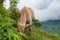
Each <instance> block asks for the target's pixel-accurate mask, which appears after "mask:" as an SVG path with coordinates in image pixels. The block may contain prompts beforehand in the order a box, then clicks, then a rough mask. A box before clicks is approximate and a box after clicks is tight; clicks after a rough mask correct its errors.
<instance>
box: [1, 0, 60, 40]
mask: <svg viewBox="0 0 60 40" xmlns="http://www.w3.org/2000/svg"><path fill="white" fill-rule="evenodd" d="M11 1H12V0H11ZM11 3H13V5H14V4H15V1H13V2H11ZM13 5H12V6H13ZM12 6H11V7H12ZM14 6H15V5H14ZM13 8H14V7H12V9H10V8H9V9H6V8H5V7H4V6H3V2H1V1H0V40H24V39H26V40H60V36H59V35H58V34H50V33H47V32H46V31H44V30H43V29H40V26H41V24H40V22H39V21H38V20H37V19H33V20H32V21H33V25H32V35H31V36H29V35H28V34H25V36H26V38H25V37H24V36H23V35H21V34H20V33H19V32H17V28H16V26H17V19H18V18H19V14H17V16H16V14H15V11H14V10H13ZM12 11H13V12H12ZM11 15H14V16H11ZM15 16H16V17H15ZM17 17H18V18H17ZM16 18H17V19H16ZM15 25H16V26H15ZM26 33H27V32H26Z"/></svg>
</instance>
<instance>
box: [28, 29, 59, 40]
mask: <svg viewBox="0 0 60 40" xmlns="http://www.w3.org/2000/svg"><path fill="white" fill-rule="evenodd" d="M29 39H30V40H60V36H59V35H58V34H50V33H48V32H46V31H44V30H43V29H40V28H32V36H31V37H29V38H28V39H27V40H29Z"/></svg>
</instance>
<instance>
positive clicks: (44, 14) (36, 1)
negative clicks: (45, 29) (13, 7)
mask: <svg viewBox="0 0 60 40" xmlns="http://www.w3.org/2000/svg"><path fill="white" fill-rule="evenodd" d="M4 4H5V7H6V8H8V7H9V1H8V0H7V1H6V2H5V3H4ZM24 6H27V7H31V8H32V9H33V11H34V15H35V18H36V19H38V20H39V21H46V20H60V0H20V1H19V3H18V4H17V7H18V8H19V9H20V10H21V9H22V8H23V7H24Z"/></svg>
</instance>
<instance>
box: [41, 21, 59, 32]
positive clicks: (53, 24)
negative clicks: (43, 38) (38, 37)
mask: <svg viewBox="0 0 60 40" xmlns="http://www.w3.org/2000/svg"><path fill="white" fill-rule="evenodd" d="M41 24H42V27H41V28H43V29H45V30H47V31H48V32H51V33H59V32H60V20H47V21H44V22H41Z"/></svg>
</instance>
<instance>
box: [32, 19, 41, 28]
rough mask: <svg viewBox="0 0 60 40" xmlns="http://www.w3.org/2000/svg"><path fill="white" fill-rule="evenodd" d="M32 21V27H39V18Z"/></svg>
mask: <svg viewBox="0 0 60 40" xmlns="http://www.w3.org/2000/svg"><path fill="white" fill-rule="evenodd" d="M32 21H33V26H34V27H38V28H40V26H41V23H40V21H39V20H37V19H33V20H32Z"/></svg>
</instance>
